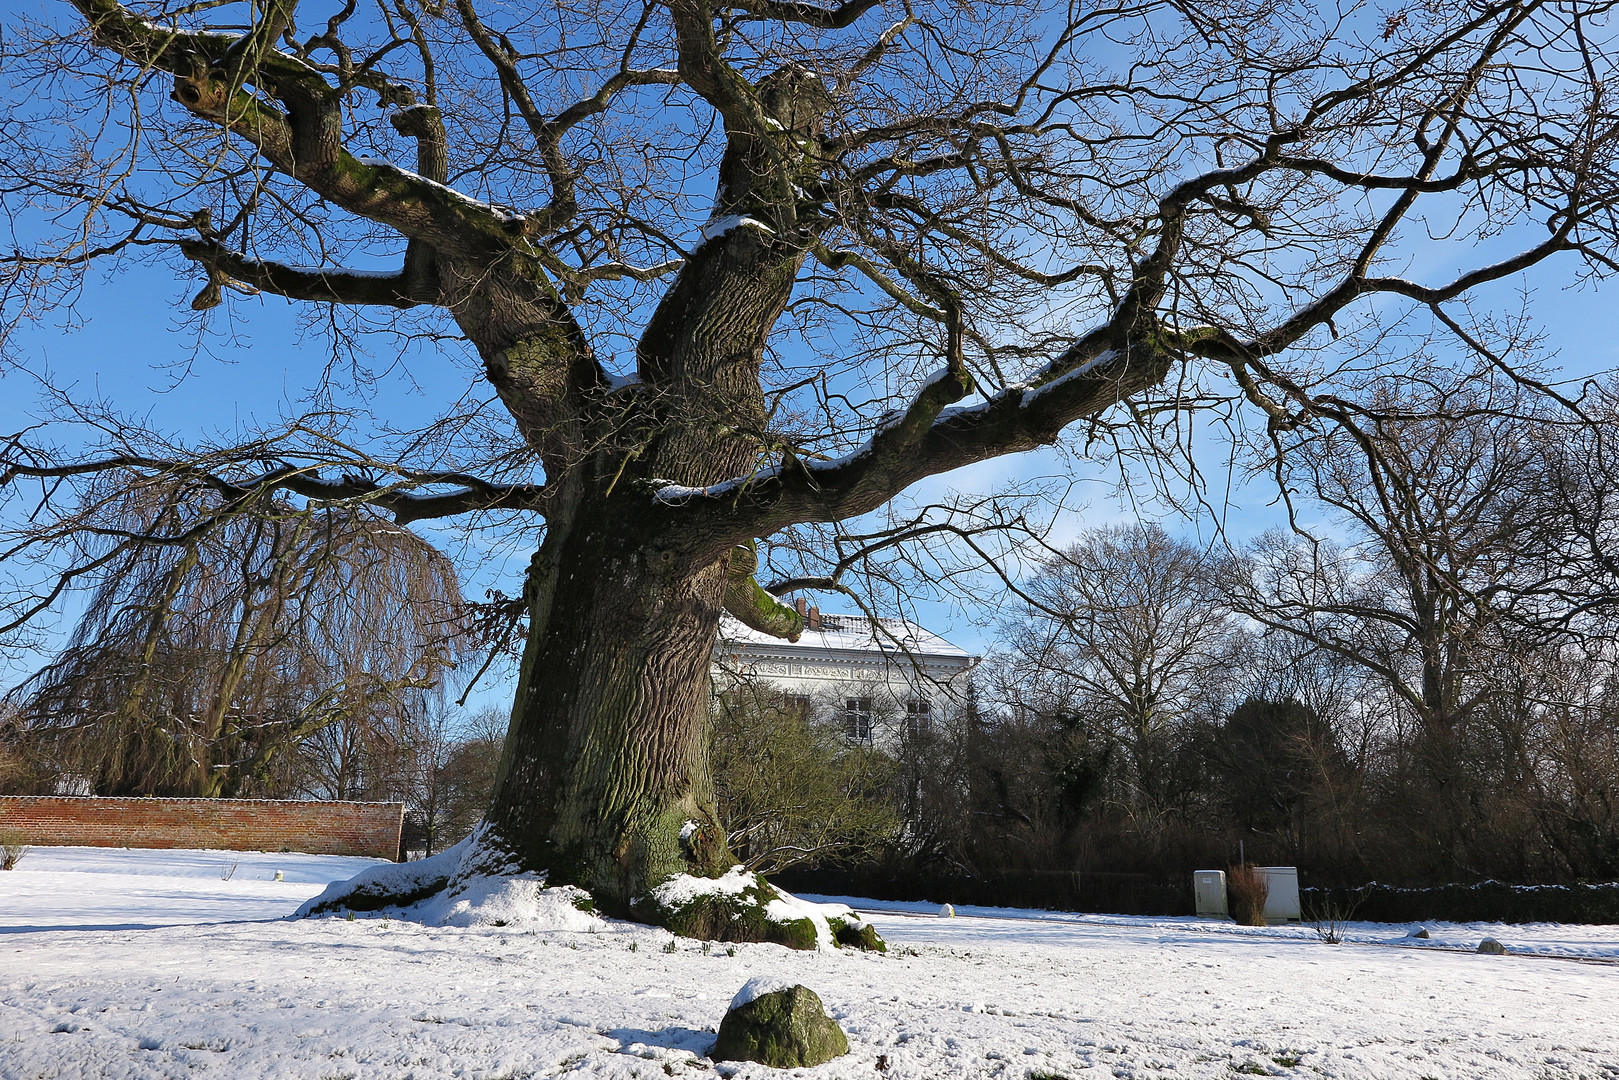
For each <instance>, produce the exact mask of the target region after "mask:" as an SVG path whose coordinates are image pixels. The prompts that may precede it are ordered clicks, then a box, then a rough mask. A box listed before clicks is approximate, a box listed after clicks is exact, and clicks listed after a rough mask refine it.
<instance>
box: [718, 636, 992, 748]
mask: <svg viewBox="0 0 1619 1080" xmlns="http://www.w3.org/2000/svg"><path fill="white" fill-rule="evenodd" d="M978 659H979V658H978V657H976V656H972V655H970V654H969V653H968V652H967V651H966V650H965V649H962V648H960V647H958V646H956V645H952V644H951V643H950V642H948V641H946V640H945V639H944V638H942V637H940V636H939V635H937V634H933V633H929V632H928V631H926V630H924V629H922V628H921V627H920V626H917V625H916V624H915V623H910V622H906V621H905V620H903V619H878V620H877V621H876V624H875V625H873V623H872V620H870V619H868V618H866V617H865V616H864V615H823V614H821V613H820V612H817V611H815V610H814V609H811V610H810V612H809V619H808V627H807V628H806V629H805V631H804V636H803V637H801V638H799V639H798V640H797V641H796V642H788V641H784V640H782V639H781V638H775V637H771V636H770V635H768V634H762V633H760V632H759V631H757V630H753V629H751V628H749V627H747V626H744V625H742V624H741V623H740V622H737V621H736V620H734V619H732V618H730V617H729V616H727V617H726V618H725V619H724V621H723V622H722V623H721V625H720V636H719V643H718V645H717V646H716V648H715V656H714V676H715V678H714V684H715V688H716V689H718V690H720V691H721V692H723V691H725V690H726V689H727V688H729V687H734V686H737V685H740V684H743V683H748V682H753V683H767V684H769V685H770V686H772V687H773V688H775V689H776V690H779V691H780V692H781V693H782V695H783V696H784V697H785V698H786V699H787V700H788V701H789V702H791V703H795V704H798V705H800V706H801V707H802V708H804V709H806V710H808V709H812V708H813V709H815V710H817V711H821V712H823V714H825V713H827V712H830V713H832V714H834V715H838V716H839V718H840V719H841V721H842V724H843V730H844V734H845V735H847V736H848V737H849V738H851V739H858V740H860V741H864V742H878V743H887V742H891V741H894V740H896V739H897V737H898V735H899V728H898V725H899V724H900V723H903V724H905V725H906V728H907V729H908V730H909V731H910V732H912V733H917V732H924V731H929V730H932V728H933V727H934V725H935V724H940V723H943V722H944V721H945V720H946V719H947V718H948V717H949V716H951V715H952V714H953V713H954V711H955V710H957V709H959V708H960V707H961V706H962V704H963V703H964V702H965V700H966V695H967V673H968V672H969V671H971V670H972V668H973V666H974V665H975V664H977V663H978Z"/></svg>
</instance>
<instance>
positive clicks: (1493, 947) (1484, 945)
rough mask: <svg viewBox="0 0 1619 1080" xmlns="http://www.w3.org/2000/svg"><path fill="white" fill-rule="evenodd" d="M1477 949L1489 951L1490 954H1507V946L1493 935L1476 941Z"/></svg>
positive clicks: (1483, 951) (1484, 951)
mask: <svg viewBox="0 0 1619 1080" xmlns="http://www.w3.org/2000/svg"><path fill="white" fill-rule="evenodd" d="M1478 951H1479V952H1481V953H1489V954H1490V955H1491V956H1505V955H1506V954H1507V947H1506V946H1505V945H1503V944H1501V943H1500V942H1499V941H1497V940H1495V939H1494V938H1493V937H1487V938H1485V939H1484V940H1483V941H1481V942H1479V943H1478Z"/></svg>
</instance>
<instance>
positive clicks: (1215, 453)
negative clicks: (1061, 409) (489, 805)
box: [0, 4, 1619, 649]
mask: <svg viewBox="0 0 1619 1080" xmlns="http://www.w3.org/2000/svg"><path fill="white" fill-rule="evenodd" d="M30 6H32V4H30ZM692 224H693V226H694V227H695V225H696V224H697V222H695V221H694V222H693V223H692ZM1495 243H1496V244H1501V243H1504V241H1499V240H1498V241H1496V242H1495ZM1490 254H1491V252H1490V251H1489V250H1488V249H1486V250H1484V251H1482V252H1480V251H1473V250H1468V249H1467V248H1466V245H1458V244H1456V243H1455V242H1450V243H1432V244H1417V245H1415V246H1414V247H1413V248H1412V251H1411V257H1410V262H1409V264H1408V265H1407V266H1406V267H1404V268H1403V271H1404V272H1406V273H1408V274H1410V275H1411V276H1414V277H1419V278H1422V279H1425V280H1437V279H1442V278H1443V277H1445V276H1447V275H1446V271H1447V270H1450V269H1454V268H1455V267H1456V266H1457V265H1459V264H1460V263H1461V262H1462V261H1463V260H1475V259H1478V258H1479V257H1480V256H1481V255H1482V256H1483V257H1484V258H1485V259H1488V258H1489V256H1490ZM1573 270H1574V266H1573V263H1572V260H1566V259H1565V260H1562V261H1558V262H1554V263H1552V264H1550V265H1548V266H1546V267H1543V268H1541V269H1538V270H1537V271H1535V273H1534V274H1533V275H1532V276H1531V277H1529V278H1526V279H1514V280H1511V281H1508V282H1504V283H1501V284H1499V285H1497V286H1495V287H1493V288H1492V289H1490V290H1488V291H1486V292H1485V293H1483V294H1481V297H1480V299H1481V300H1483V301H1484V302H1485V304H1486V305H1489V306H1500V307H1505V308H1512V307H1515V306H1516V296H1515V293H1516V291H1517V290H1519V289H1528V290H1531V291H1532V292H1533V294H1534V297H1533V300H1534V311H1535V314H1536V316H1537V317H1538V319H1539V321H1540V322H1541V324H1542V325H1543V326H1544V327H1545V328H1546V329H1547V331H1548V342H1547V344H1548V347H1549V348H1550V349H1551V350H1553V351H1554V352H1555V353H1556V354H1557V356H1558V359H1559V361H1560V363H1561V364H1562V365H1563V367H1564V368H1565V370H1566V371H1567V372H1568V373H1569V374H1570V375H1574V376H1584V375H1588V374H1592V373H1595V372H1598V371H1603V370H1607V369H1610V368H1613V367H1615V366H1619V345H1616V342H1615V334H1614V332H1613V330H1612V329H1611V326H1612V322H1613V320H1612V319H1611V318H1610V317H1609V316H1608V314H1607V312H1606V310H1605V303H1607V302H1612V290H1609V292H1608V294H1606V295H1604V294H1601V293H1599V292H1597V291H1595V290H1592V289H1589V288H1587V289H1583V290H1573V291H1570V290H1567V289H1566V288H1565V286H1566V284H1567V282H1568V281H1569V280H1570V278H1571V275H1572V273H1573ZM200 284H201V282H200V279H199V277H198V275H196V274H195V273H191V274H187V275H184V276H182V277H177V276H176V275H175V274H174V272H173V271H171V270H170V269H167V268H161V267H151V266H134V267H131V268H129V269H128V270H127V271H126V272H123V273H121V274H119V275H118V276H117V277H115V278H113V279H111V280H109V279H107V278H106V277H105V276H103V275H101V274H92V275H91V277H90V280H89V281H88V283H87V284H86V286H85V288H84V290H83V293H82V296H81V297H80V300H79V303H78V305H77V307H76V310H75V317H76V318H77V319H78V320H79V323H78V324H77V325H74V326H71V327H65V328H64V327H61V326H58V325H54V324H46V325H42V326H39V327H35V328H30V329H27V330H25V331H24V332H23V333H21V334H20V335H19V337H18V338H17V339H16V341H15V347H16V351H17V353H18V356H19V359H21V360H22V362H23V363H22V366H21V369H12V370H8V371H0V430H4V431H15V430H18V429H21V428H23V427H25V426H27V425H28V424H30V423H32V422H33V419H34V417H35V416H36V415H37V412H38V409H39V397H38V384H37V382H35V381H34V380H33V379H32V378H31V377H30V376H29V375H28V373H27V371H28V369H34V370H48V371H49V372H50V373H51V376H52V379H53V381H54V382H55V383H56V384H57V385H58V386H71V387H73V388H75V390H76V391H77V392H78V393H79V394H81V395H84V396H100V397H104V398H105V399H107V400H109V401H112V402H114V403H116V404H117V405H118V407H119V408H120V409H121V410H123V411H125V412H126V413H129V414H132V415H134V416H135V417H137V418H140V419H143V420H145V421H146V422H147V423H149V424H150V425H151V426H153V427H155V428H158V429H163V430H170V431H173V432H175V433H176V434H177V435H180V436H182V437H190V438H195V437H197V436H199V435H201V434H203V433H206V432H209V431H215V430H218V431H227V432H228V431H230V430H232V429H234V428H236V427H237V426H238V424H241V425H244V426H251V421H253V420H255V419H257V420H260V421H268V420H273V418H274V417H275V416H277V415H278V414H280V413H282V412H296V411H299V410H300V409H301V407H302V402H301V400H300V399H301V398H302V396H303V394H304V391H305V388H306V385H307V382H308V379H309V374H310V372H311V371H312V370H315V369H316V368H318V366H319V362H320V356H321V353H322V352H323V351H324V343H323V341H322V339H321V336H320V335H319V333H318V332H314V333H308V334H305V333H302V332H300V330H299V327H298V320H297V314H296V310H295V308H294V306H293V305H291V304H288V303H287V302H284V301H282V300H279V299H277V298H274V297H263V298H258V299H241V298H233V299H232V300H231V301H230V302H229V303H228V304H227V306H226V307H224V308H221V309H219V310H218V312H216V323H217V324H218V328H219V329H225V328H227V327H228V329H229V330H230V333H229V334H225V333H216V334H214V335H212V336H211V337H209V338H208V339H207V340H206V341H205V343H204V345H205V347H204V348H203V349H202V350H201V351H200V353H199V351H198V350H197V340H196V338H195V335H194V332H193V330H192V329H191V328H190V326H189V320H188V318H187V317H188V316H189V314H190V313H189V311H188V309H187V304H188V302H189V300H190V297H191V296H192V295H193V294H194V293H195V292H196V290H197V288H198V287H199V286H200ZM227 319H228V322H227V321H226V320H227ZM378 348H379V350H380V349H388V348H391V346H390V345H388V344H387V343H381V344H379V346H378ZM447 348H449V349H454V348H456V346H454V345H450V346H447ZM377 359H378V360H379V361H380V360H385V359H386V357H384V356H378V357H377ZM405 368H406V369H407V373H408V376H409V378H408V379H407V378H402V377H395V378H392V379H389V380H387V381H386V382H385V383H383V384H382V385H381V386H380V387H379V388H378V390H377V393H378V398H377V405H378V406H379V407H380V408H381V409H382V410H383V411H386V412H388V413H390V414H391V415H392V416H394V417H397V418H399V419H400V422H401V423H402V424H408V422H409V419H410V418H411V417H413V416H414V417H421V418H424V419H425V418H426V417H428V416H431V415H432V414H433V412H434V411H435V409H436V406H437V405H438V404H439V403H440V402H442V401H444V400H448V399H451V398H454V397H457V396H459V395H461V394H463V393H464V392H466V390H467V380H468V376H467V368H466V365H465V364H464V363H452V362H449V361H447V360H445V359H444V358H443V357H439V356H434V355H432V354H431V353H429V352H427V351H425V350H418V351H416V352H413V353H411V354H408V355H407V357H406V359H405ZM182 372H183V377H181V373H182ZM475 392H476V393H478V394H480V395H482V394H483V393H484V390H483V388H481V387H480V388H478V389H477V390H476V391H475ZM1223 457H1224V455H1223V447H1222V445H1221V444H1220V441H1219V439H1218V438H1217V437H1211V438H1208V439H1206V440H1205V441H1204V442H1203V443H1202V444H1201V445H1200V448H1199V451H1198V457H1197V460H1198V463H1199V465H1200V467H1201V468H1202V469H1203V470H1204V471H1205V474H1206V475H1207V476H1208V477H1209V487H1208V489H1207V491H1206V492H1205V496H1206V497H1207V498H1208V499H1209V500H1210V501H1211V502H1212V503H1214V504H1215V515H1216V516H1217V517H1218V518H1219V519H1220V524H1221V525H1223V526H1224V528H1225V530H1226V535H1227V538H1228V539H1230V540H1232V541H1235V542H1239V543H1240V542H1241V541H1243V540H1245V539H1247V538H1249V537H1251V536H1253V535H1256V534H1257V533H1259V532H1261V531H1263V530H1264V529H1266V528H1269V527H1273V526H1275V525H1278V524H1280V523H1281V522H1282V520H1283V518H1282V515H1281V512H1280V510H1279V509H1278V508H1277V507H1276V505H1275V504H1274V498H1275V493H1274V491H1273V490H1272V489H1271V488H1270V487H1269V485H1267V484H1266V483H1265V482H1264V481H1263V480H1261V481H1257V482H1243V481H1242V478H1241V477H1237V478H1236V484H1235V486H1234V487H1232V488H1230V489H1229V491H1228V490H1227V489H1226V488H1225V486H1224V484H1225V470H1224V463H1223ZM1058 474H1061V475H1068V476H1072V477H1074V478H1076V479H1077V480H1078V483H1077V484H1076V485H1075V487H1074V489H1073V492H1072V495H1071V497H1070V499H1069V501H1068V509H1067V510H1066V512H1065V513H1064V514H1063V515H1062V516H1061V517H1060V518H1059V519H1058V520H1057V521H1056V523H1055V529H1054V539H1055V540H1057V541H1058V542H1061V541H1062V540H1066V539H1069V538H1072V537H1073V536H1074V535H1075V534H1077V533H1078V532H1080V531H1081V530H1083V529H1084V528H1088V527H1092V526H1096V525H1101V524H1109V523H1112V522H1116V521H1120V520H1131V519H1134V518H1135V517H1136V516H1138V515H1140V516H1148V517H1159V516H1162V515H1164V514H1165V510H1164V508H1163V507H1161V506H1159V505H1156V504H1155V502H1154V501H1153V500H1152V499H1151V498H1150V495H1149V492H1150V486H1149V485H1146V484H1138V485H1136V486H1135V488H1134V489H1133V490H1134V492H1135V493H1136V495H1137V497H1136V498H1134V499H1131V498H1124V499H1120V498H1118V497H1117V496H1116V493H1115V490H1114V481H1115V480H1116V479H1117V477H1116V474H1115V473H1114V472H1113V471H1112V469H1111V467H1109V466H1107V465H1105V464H1097V463H1093V462H1085V461H1076V460H1074V459H1073V458H1072V457H1071V456H1066V455H1063V454H1059V453H1057V452H1040V453H1035V454H1029V455H1023V456H1020V457H1016V458H1006V459H999V460H996V461H991V462H985V463H983V464H980V465H977V466H974V467H972V468H970V469H966V470H962V471H961V472H958V473H955V474H952V475H950V476H947V477H941V478H937V479H935V480H933V481H930V482H928V483H927V484H925V485H922V486H921V488H920V490H919V494H921V495H928V494H937V493H939V492H942V491H944V490H947V489H955V490H962V491H972V492H987V491H992V490H996V489H998V488H1000V487H1003V486H1005V485H1006V484H1007V483H1009V482H1011V481H1013V480H1017V479H1023V478H1029V477H1035V476H1049V475H1058ZM1165 524H1166V525H1167V526H1168V527H1169V528H1170V529H1171V530H1172V531H1178V532H1182V533H1185V534H1189V535H1194V536H1197V537H1199V538H1202V539H1205V540H1207V539H1210V538H1211V537H1212V536H1213V535H1214V530H1213V528H1212V525H1211V522H1209V521H1201V522H1184V521H1182V522H1177V521H1175V520H1173V519H1170V520H1166V521H1165ZM516 555H517V557H516V558H515V559H514V560H512V561H511V562H510V563H509V570H510V572H509V573H507V574H506V575H505V576H504V578H502V577H501V575H500V574H499V571H498V569H496V570H492V571H489V572H486V573H485V574H484V575H482V576H480V577H478V578H476V579H474V580H471V581H469V582H468V589H467V591H468V592H469V593H470V594H472V595H478V594H481V592H482V590H483V589H484V588H485V587H488V586H490V585H498V586H502V587H504V589H505V591H507V592H508V593H511V592H514V591H515V589H516V584H517V582H516V572H517V571H518V570H520V568H521V566H522V561H523V559H524V558H526V552H523V551H519V552H516ZM916 600H917V604H918V611H919V612H920V614H921V616H922V619H923V621H924V622H925V623H926V624H927V625H928V626H929V628H930V629H933V630H934V631H936V632H939V633H942V634H944V635H945V636H947V637H950V638H952V639H953V640H955V641H956V642H957V643H958V644H961V645H964V646H966V647H968V648H973V649H983V648H985V647H987V646H988V644H989V643H990V641H991V640H992V635H993V626H992V622H993V614H994V611H995V608H996V607H997V606H998V597H997V596H996V595H995V594H994V592H993V590H986V591H984V592H981V593H980V594H978V595H977V596H975V597H971V598H965V599H964V598H960V597H958V598H955V599H949V598H944V599H939V598H929V597H918V598H916ZM826 606H827V607H828V608H829V609H837V608H839V607H840V606H842V605H840V604H839V603H838V602H836V601H829V602H828V603H827V605H826Z"/></svg>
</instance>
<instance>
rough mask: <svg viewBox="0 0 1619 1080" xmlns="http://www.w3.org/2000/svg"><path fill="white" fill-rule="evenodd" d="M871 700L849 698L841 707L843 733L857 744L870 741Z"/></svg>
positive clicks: (866, 698) (867, 698)
mask: <svg viewBox="0 0 1619 1080" xmlns="http://www.w3.org/2000/svg"><path fill="white" fill-rule="evenodd" d="M871 714H872V708H871V699H870V698H869V697H852V698H849V699H848V700H847V701H846V702H845V703H844V706H843V733H844V734H845V735H847V736H848V737H849V738H851V739H854V740H855V741H857V742H870V741H871Z"/></svg>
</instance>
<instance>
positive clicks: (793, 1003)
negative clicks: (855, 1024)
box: [710, 986, 849, 1069]
mask: <svg viewBox="0 0 1619 1080" xmlns="http://www.w3.org/2000/svg"><path fill="white" fill-rule="evenodd" d="M746 989H747V988H746V987H744V990H746ZM738 997H739V998H740V997H750V996H749V995H746V994H739V995H738ZM848 1052H849V1039H848V1036H846V1035H844V1034H843V1029H842V1028H840V1027H838V1023H837V1021H836V1020H833V1019H832V1018H831V1017H830V1016H828V1015H826V1009H825V1007H824V1006H822V1004H821V999H820V997H819V996H817V995H816V993H815V991H813V990H811V989H810V988H809V987H807V986H789V987H787V988H785V989H782V990H775V991H772V992H770V993H763V994H759V995H758V996H753V997H751V999H750V1000H745V1001H744V1002H743V1003H742V1004H740V1005H736V1006H735V1007H733V1008H732V1009H731V1010H730V1011H729V1012H727V1013H726V1014H725V1019H724V1020H722V1021H720V1034H719V1039H718V1041H716V1042H715V1043H714V1050H713V1052H712V1053H711V1055H710V1056H711V1057H713V1059H714V1060H715V1061H757V1062H759V1063H760V1064H761V1065H769V1066H770V1067H771V1068H774V1069H797V1068H806V1067H809V1066H812V1065H822V1064H825V1063H826V1062H828V1061H831V1060H832V1059H833V1058H835V1057H842V1056H843V1055H844V1054H847V1053H848Z"/></svg>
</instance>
